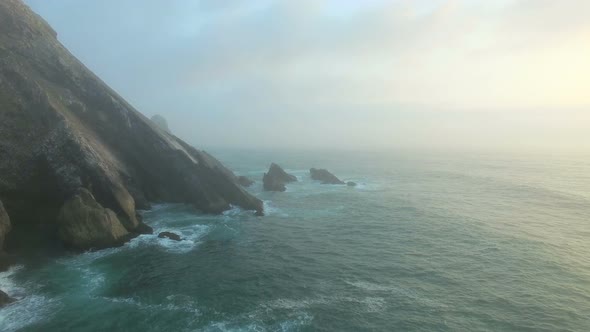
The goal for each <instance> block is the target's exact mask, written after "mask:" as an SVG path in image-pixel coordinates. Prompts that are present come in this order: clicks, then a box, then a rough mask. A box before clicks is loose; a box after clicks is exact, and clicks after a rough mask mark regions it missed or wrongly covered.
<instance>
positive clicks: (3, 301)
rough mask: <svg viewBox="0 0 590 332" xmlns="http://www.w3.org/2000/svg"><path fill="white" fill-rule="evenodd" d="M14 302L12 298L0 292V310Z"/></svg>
mask: <svg viewBox="0 0 590 332" xmlns="http://www.w3.org/2000/svg"><path fill="white" fill-rule="evenodd" d="M15 301H16V300H15V299H13V298H12V297H10V296H8V294H6V293H4V292H3V291H2V290H0V308H2V307H4V306H6V305H8V304H11V303H12V302H15Z"/></svg>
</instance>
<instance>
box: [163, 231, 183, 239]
mask: <svg viewBox="0 0 590 332" xmlns="http://www.w3.org/2000/svg"><path fill="white" fill-rule="evenodd" d="M158 237H159V238H160V239H164V238H168V239H170V240H174V241H180V240H181V238H180V235H178V234H175V233H172V232H162V233H160V234H158Z"/></svg>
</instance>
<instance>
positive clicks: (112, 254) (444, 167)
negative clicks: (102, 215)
mask: <svg viewBox="0 0 590 332" xmlns="http://www.w3.org/2000/svg"><path fill="white" fill-rule="evenodd" d="M214 154H215V155H216V156H218V157H219V158H220V159H221V160H222V161H223V162H225V163H226V165H228V166H229V167H230V168H232V169H234V170H235V171H236V173H238V174H243V175H247V176H250V177H252V178H253V179H255V180H256V181H257V183H256V185H254V187H252V188H251V189H250V190H251V191H252V192H253V193H254V194H255V195H257V196H258V197H260V198H261V199H262V200H264V201H265V205H266V210H267V216H265V217H262V218H259V217H255V216H254V215H253V214H252V213H251V212H247V211H240V210H238V209H234V210H231V211H228V212H227V213H225V214H224V215H221V216H208V215H202V214H199V213H197V212H195V211H193V210H192V209H191V208H190V207H187V206H182V205H155V206H154V208H153V209H152V210H151V211H147V212H145V214H144V217H145V220H146V222H147V223H149V224H150V225H151V226H152V227H154V229H155V230H156V233H157V232H159V231H164V230H166V231H173V232H177V233H179V234H181V235H182V237H183V238H184V240H183V241H181V242H173V241H171V240H167V239H158V238H157V237H156V235H144V236H141V237H139V238H137V239H135V240H133V241H132V242H131V243H129V244H127V245H126V246H124V247H122V248H116V249H109V250H104V251H99V252H92V253H86V254H82V255H71V256H66V257H58V258H49V259H42V258H39V257H34V258H28V259H25V263H24V264H23V265H21V266H19V267H16V268H13V269H11V270H10V271H9V272H6V273H2V274H0V289H4V290H5V291H7V292H9V293H11V294H13V295H15V296H17V297H19V298H21V300H20V301H19V302H17V303H16V304H14V305H11V306H9V307H7V308H4V309H0V330H1V331H19V330H22V331H66V330H71V331H391V330H400V331H590V162H589V161H590V159H588V158H587V157H584V156H577V155H570V156H550V155H546V156H542V155H527V156H522V155H521V156H518V155H504V154H497V155H493V154H489V155H485V154H483V155H474V154H458V153H453V154H442V153H431V154H426V153H423V154H418V153H402V152H396V153H390V154H387V155H386V154H378V153H365V154H360V153H304V152H289V153H272V152H255V151H250V152H245V151H244V152H231V151H217V152H214ZM271 161H275V162H277V163H279V164H281V165H282V166H284V167H285V168H286V169H287V171H289V172H291V173H293V174H295V175H296V176H297V177H298V178H299V180H300V182H298V183H294V184H291V185H289V186H288V190H287V192H285V193H265V192H262V189H261V182H260V180H261V178H262V175H263V172H264V171H265V168H267V167H268V164H269V163H270V162H271ZM310 167H325V168H328V169H330V170H332V171H333V172H334V173H335V174H337V175H338V176H340V177H341V178H342V179H344V180H352V181H355V182H357V183H359V186H358V187H356V188H350V187H346V186H331V185H321V184H319V183H317V182H314V181H312V180H311V179H309V177H308V171H307V169H309V168H310ZM29 261H30V263H28V262H29Z"/></svg>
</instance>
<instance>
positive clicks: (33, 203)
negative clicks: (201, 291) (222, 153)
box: [0, 0, 262, 247]
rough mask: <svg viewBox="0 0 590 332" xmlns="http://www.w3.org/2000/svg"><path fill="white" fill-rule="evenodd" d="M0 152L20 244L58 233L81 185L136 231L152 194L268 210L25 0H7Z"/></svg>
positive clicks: (1, 184) (1, 191)
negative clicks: (90, 65)
mask: <svg viewBox="0 0 590 332" xmlns="http://www.w3.org/2000/svg"><path fill="white" fill-rule="evenodd" d="M0 156H1V157H0V199H1V200H2V201H3V202H4V206H5V208H6V210H7V211H8V214H9V215H10V219H11V221H12V228H13V230H12V231H11V234H10V236H9V237H8V238H7V244H8V245H9V246H13V247H18V246H19V245H20V244H22V243H26V242H27V241H24V240H23V239H26V238H27V236H29V235H30V233H31V232H36V233H38V234H39V237H47V238H48V237H50V235H51V234H53V236H55V234H57V229H58V227H57V217H58V214H59V212H60V209H61V208H62V206H63V204H64V202H65V201H66V200H68V199H70V198H71V197H73V196H74V195H75V193H76V192H77V191H78V188H81V187H83V188H87V189H88V191H89V192H91V193H92V195H93V196H94V198H95V200H96V202H97V203H98V204H100V205H101V206H102V207H104V208H108V209H110V210H112V211H113V212H114V213H115V214H116V216H117V218H118V219H119V221H120V222H121V224H122V225H123V226H124V227H125V229H126V230H127V231H128V232H129V233H130V234H138V233H142V232H145V226H144V225H143V223H142V222H141V220H139V219H138V217H137V215H136V209H146V208H149V203H148V202H150V201H155V202H174V203H191V204H193V205H194V206H195V207H196V208H198V209H200V210H202V211H204V212H207V213H220V212H222V211H224V210H226V209H229V208H230V206H231V205H236V206H240V207H242V208H244V209H246V210H256V211H257V212H258V213H259V214H260V213H262V202H261V201H260V200H259V199H257V198H255V197H254V196H252V195H250V194H249V193H248V192H247V191H246V190H245V189H244V188H242V187H241V186H240V184H239V183H238V180H237V177H236V176H235V175H234V174H233V173H232V172H231V171H229V170H228V169H227V168H225V167H224V166H223V165H222V164H221V163H220V162H219V161H217V160H216V159H215V158H213V157H212V156H210V155H209V154H207V153H206V152H204V151H199V150H197V149H195V148H193V147H192V146H190V145H188V144H186V143H185V142H183V141H182V140H180V139H178V138H177V137H175V136H173V135H171V134H170V133H167V132H165V131H163V130H160V129H158V128H157V127H156V125H155V124H154V123H153V122H152V121H150V120H149V119H147V118H146V117H145V116H143V115H142V114H140V113H139V112H137V111H136V110H135V109H134V108H133V107H132V106H131V105H129V104H128V103H127V102H126V101H125V100H124V99H123V98H121V97H120V96H119V95H118V94H117V93H116V92H114V91H113V90H111V89H110V88H109V87H108V86H107V85H106V84H105V83H103V82H102V81H101V80H100V79H99V78H98V77H96V76H95V75H94V74H93V73H92V72H91V71H90V70H88V69H87V68H86V67H85V66H84V65H83V64H82V63H81V62H79V61H78V60H77V59H76V58H75V57H74V56H72V54H70V53H69V52H68V51H67V50H66V49H65V48H64V47H63V45H61V44H60V43H59V41H58V40H57V39H56V33H55V32H54V31H53V30H52V29H51V27H50V26H49V25H48V24H47V23H46V22H45V21H44V20H43V19H41V18H40V17H39V16H38V15H36V14H35V13H33V12H32V11H31V10H30V9H29V8H28V7H27V6H26V5H25V4H24V3H23V2H22V1H21V0H2V1H0ZM13 233H14V234H13ZM12 238H15V239H16V238H18V239H19V240H14V241H11V239H12Z"/></svg>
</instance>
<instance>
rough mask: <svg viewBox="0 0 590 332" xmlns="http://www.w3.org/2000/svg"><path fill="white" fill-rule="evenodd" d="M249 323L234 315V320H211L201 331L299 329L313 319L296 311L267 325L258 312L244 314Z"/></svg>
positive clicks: (258, 331) (243, 331) (251, 331)
mask: <svg viewBox="0 0 590 332" xmlns="http://www.w3.org/2000/svg"><path fill="white" fill-rule="evenodd" d="M246 316H247V319H246V320H249V321H252V320H253V321H254V322H249V323H240V322H241V321H242V320H244V319H245V318H244V317H241V316H240V317H236V318H235V320H232V319H230V320H225V321H221V322H212V323H210V324H209V325H208V326H206V327H205V328H204V329H203V331H205V332H229V331H231V332H264V331H281V332H291V331H299V330H300V329H301V328H302V327H304V326H308V325H310V324H311V322H312V321H313V316H312V315H310V314H308V313H306V312H297V313H294V314H292V315H290V316H291V317H289V318H288V319H285V320H283V321H282V322H279V323H278V324H274V325H271V326H267V325H265V324H264V323H262V321H263V320H264V317H263V316H261V315H259V314H248V315H246Z"/></svg>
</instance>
